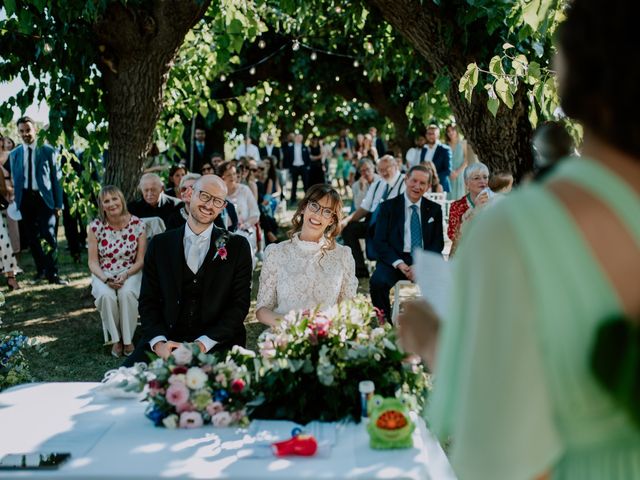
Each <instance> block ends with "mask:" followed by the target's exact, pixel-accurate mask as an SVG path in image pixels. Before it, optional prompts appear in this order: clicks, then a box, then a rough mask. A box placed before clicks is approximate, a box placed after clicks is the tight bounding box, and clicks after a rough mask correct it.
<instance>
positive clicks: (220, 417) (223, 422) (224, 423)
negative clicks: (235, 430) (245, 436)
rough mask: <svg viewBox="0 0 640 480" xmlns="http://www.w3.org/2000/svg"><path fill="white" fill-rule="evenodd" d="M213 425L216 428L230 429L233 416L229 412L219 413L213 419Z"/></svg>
mask: <svg viewBox="0 0 640 480" xmlns="http://www.w3.org/2000/svg"><path fill="white" fill-rule="evenodd" d="M211 423H212V424H213V426H214V427H228V426H229V425H230V424H231V415H229V412H219V413H216V414H215V415H214V416H212V417H211Z"/></svg>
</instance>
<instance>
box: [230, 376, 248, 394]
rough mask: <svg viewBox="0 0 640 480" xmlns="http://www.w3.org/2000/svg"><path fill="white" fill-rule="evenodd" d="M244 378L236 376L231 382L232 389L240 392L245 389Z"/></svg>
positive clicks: (234, 391)
mask: <svg viewBox="0 0 640 480" xmlns="http://www.w3.org/2000/svg"><path fill="white" fill-rule="evenodd" d="M244 386H245V383H244V380H242V379H241V378H236V379H235V380H234V381H233V382H231V391H232V392H233V393H240V392H241V391H242V390H244Z"/></svg>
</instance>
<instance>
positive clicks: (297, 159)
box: [284, 133, 311, 204]
mask: <svg viewBox="0 0 640 480" xmlns="http://www.w3.org/2000/svg"><path fill="white" fill-rule="evenodd" d="M303 138H304V137H303V136H302V134H300V133H298V134H297V135H296V136H295V140H294V142H293V144H288V145H287V146H286V147H285V149H286V150H285V152H284V160H285V163H284V168H285V169H287V170H289V172H291V200H290V201H289V202H290V203H291V204H294V203H295V202H296V201H297V200H296V190H297V188H298V179H302V187H303V188H304V191H305V192H306V191H307V178H308V175H309V167H310V165H311V156H310V155H309V148H307V146H306V145H305V144H304V143H302V140H303Z"/></svg>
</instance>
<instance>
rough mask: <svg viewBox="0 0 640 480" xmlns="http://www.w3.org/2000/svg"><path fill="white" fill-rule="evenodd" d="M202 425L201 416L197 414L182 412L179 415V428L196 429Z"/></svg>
mask: <svg viewBox="0 0 640 480" xmlns="http://www.w3.org/2000/svg"><path fill="white" fill-rule="evenodd" d="M203 423H204V422H203V421H202V415H200V414H199V413H198V412H182V413H181V414H180V423H179V425H180V428H198V427H201V426H202V424H203Z"/></svg>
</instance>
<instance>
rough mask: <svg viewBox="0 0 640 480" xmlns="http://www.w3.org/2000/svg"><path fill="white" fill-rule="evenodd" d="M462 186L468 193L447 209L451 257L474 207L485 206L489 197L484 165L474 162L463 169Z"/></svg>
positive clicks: (487, 172) (487, 177)
mask: <svg viewBox="0 0 640 480" xmlns="http://www.w3.org/2000/svg"><path fill="white" fill-rule="evenodd" d="M464 184H465V187H466V189H467V191H468V192H469V193H468V194H466V195H465V196H464V197H462V198H459V199H458V200H456V201H455V202H452V203H451V208H450V209H449V226H448V228H447V236H448V237H449V239H450V240H451V241H452V242H453V244H452V246H451V253H450V255H453V254H454V253H455V251H456V249H457V247H458V243H459V242H460V231H461V227H462V224H463V222H465V221H466V220H467V219H468V218H469V216H470V215H471V213H472V210H474V209H475V208H476V207H480V206H482V205H484V204H486V203H487V202H488V201H489V198H490V197H491V193H490V190H489V189H488V185H489V169H488V168H487V166H486V165H485V164H484V163H481V162H476V163H472V164H471V165H469V166H468V167H467V168H465V169H464Z"/></svg>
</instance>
